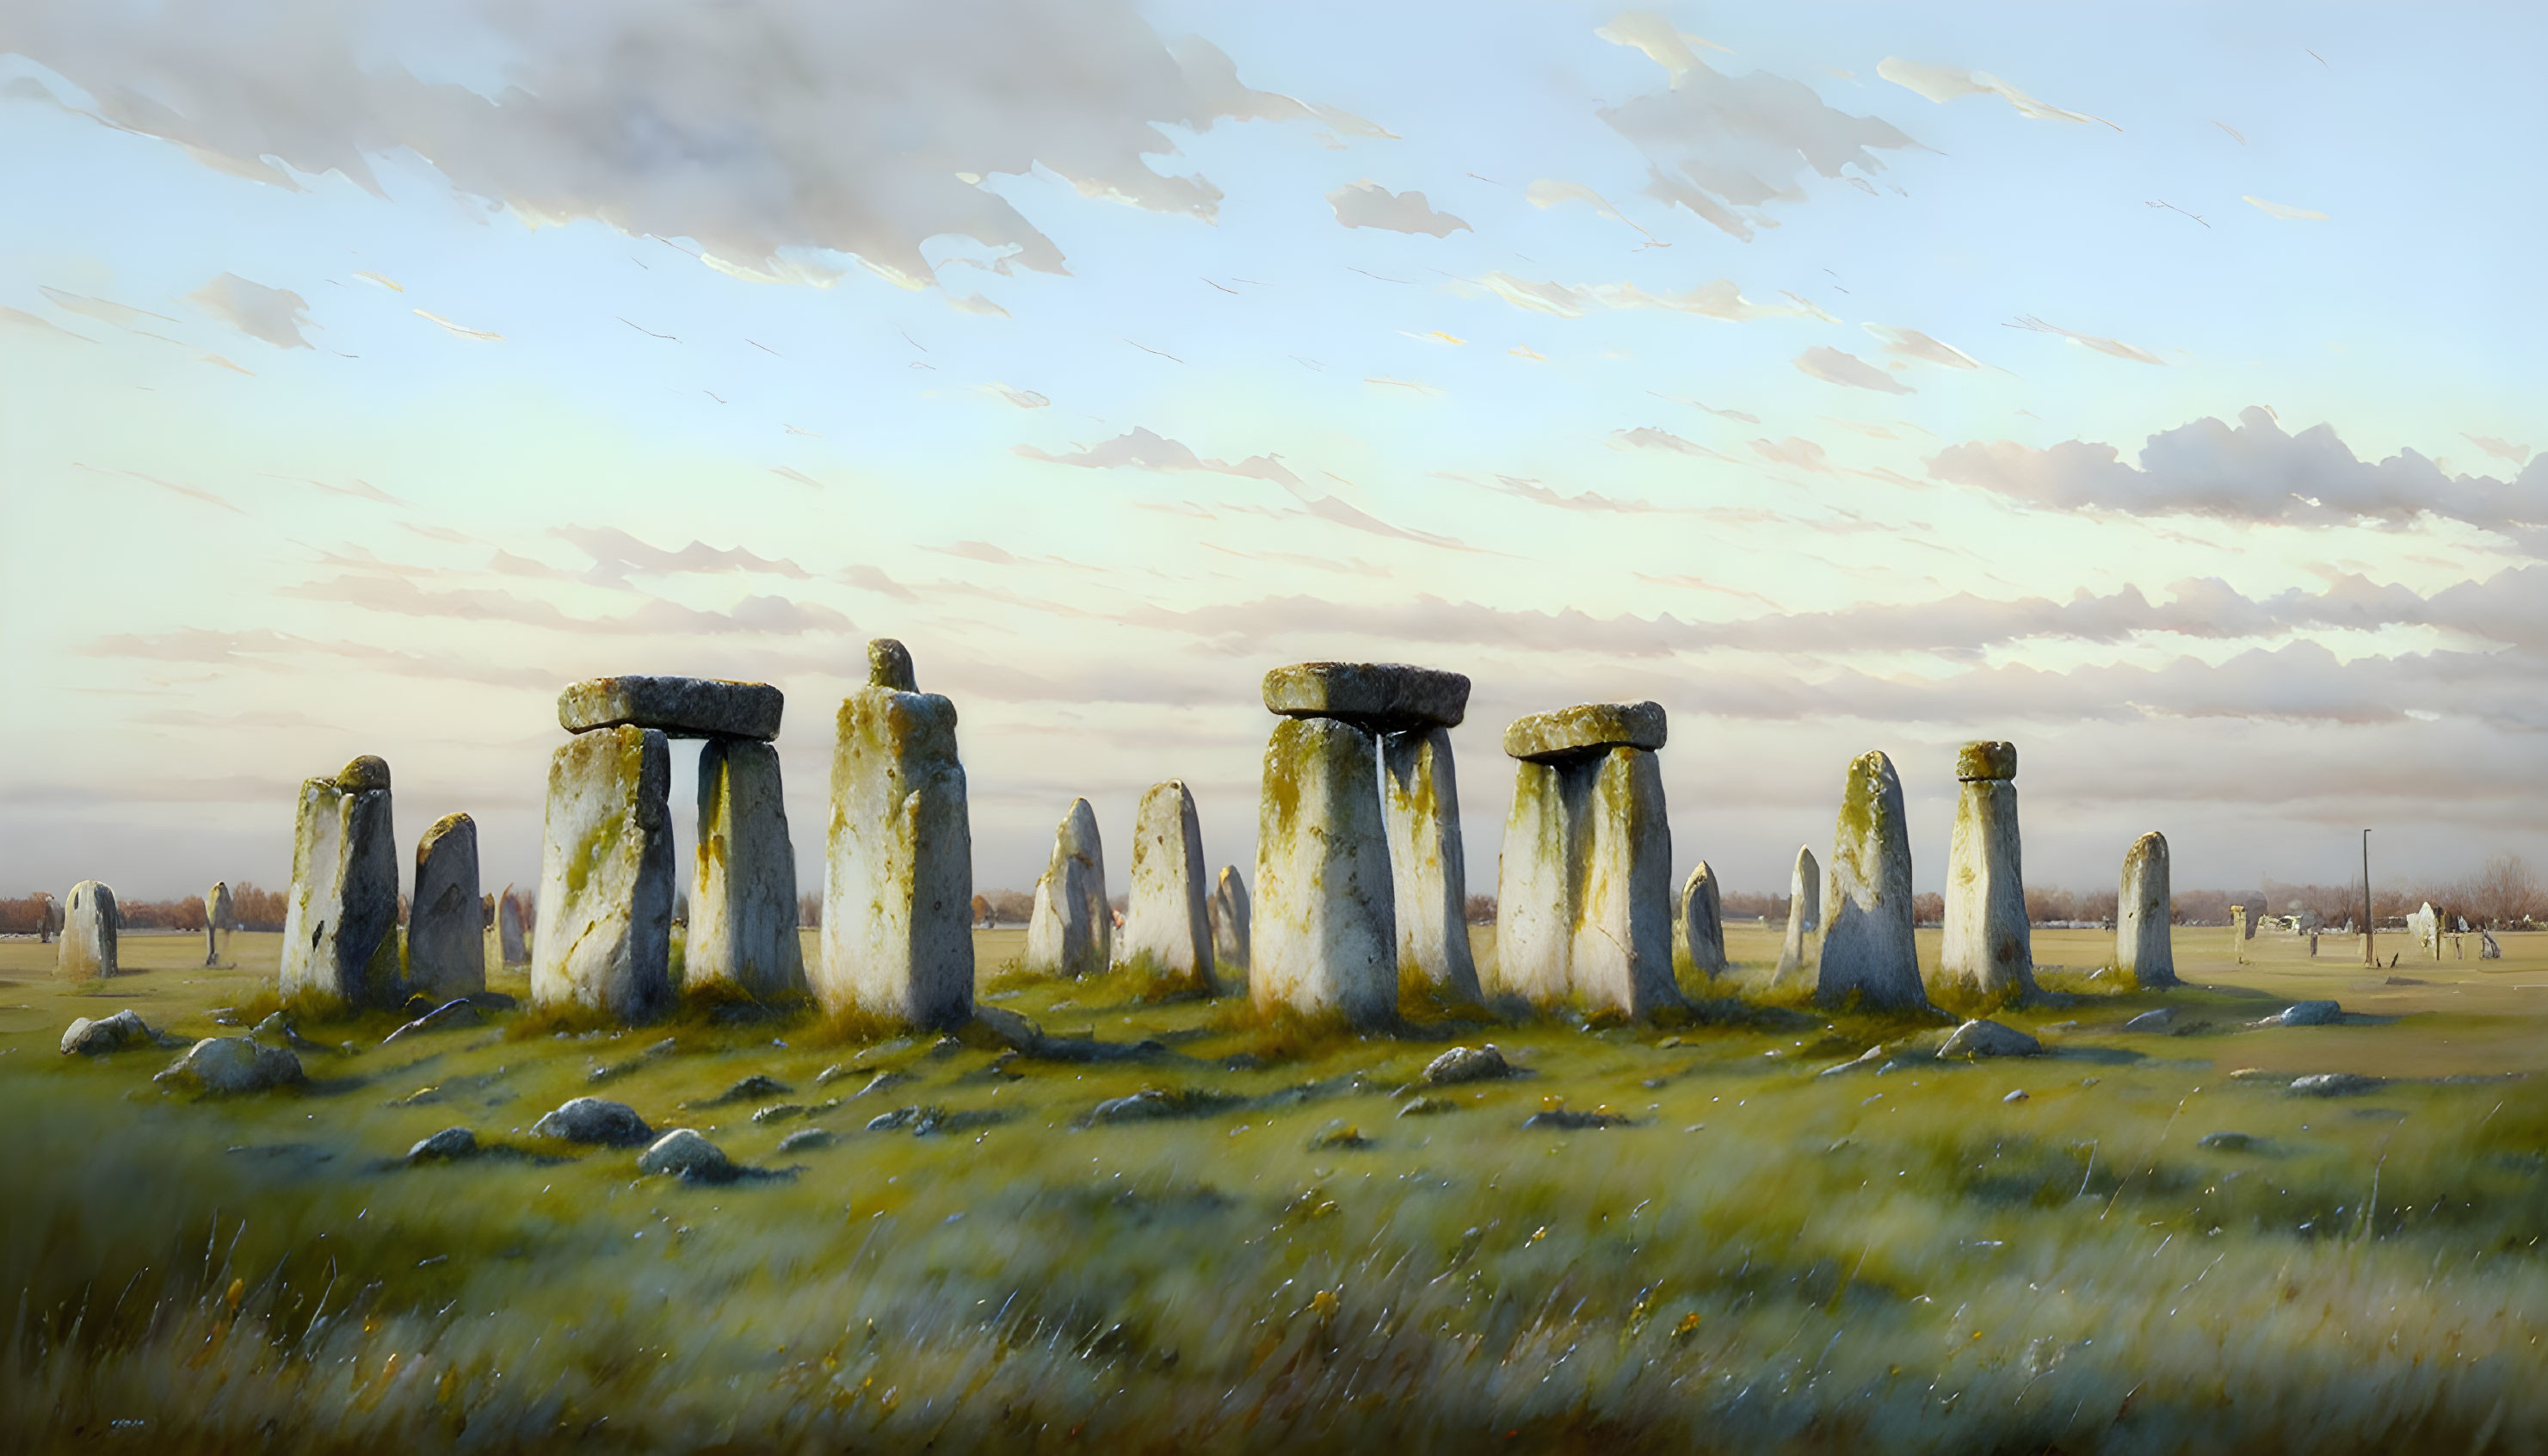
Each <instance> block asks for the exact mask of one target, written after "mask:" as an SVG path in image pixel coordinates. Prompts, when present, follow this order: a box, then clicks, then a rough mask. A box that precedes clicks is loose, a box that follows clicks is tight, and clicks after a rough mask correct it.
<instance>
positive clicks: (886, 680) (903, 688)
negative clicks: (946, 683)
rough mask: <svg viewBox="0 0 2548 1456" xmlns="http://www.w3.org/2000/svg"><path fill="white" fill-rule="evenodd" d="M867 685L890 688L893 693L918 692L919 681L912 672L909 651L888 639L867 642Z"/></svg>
mask: <svg viewBox="0 0 2548 1456" xmlns="http://www.w3.org/2000/svg"><path fill="white" fill-rule="evenodd" d="M867 685H868V686H869V687H886V688H891V689H892V690H893V691H895V692H918V691H919V690H920V679H919V677H918V676H917V675H916V674H915V673H914V672H913V671H912V666H911V649H909V648H907V647H905V646H903V645H902V644H901V643H899V642H896V641H894V640H893V639H892V638H890V637H878V638H876V639H875V640H874V641H872V642H869V643H868V644H867Z"/></svg>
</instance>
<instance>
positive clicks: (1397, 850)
mask: <svg viewBox="0 0 2548 1456" xmlns="http://www.w3.org/2000/svg"><path fill="white" fill-rule="evenodd" d="M1467 686H1468V680H1467V679H1465V678H1464V679H1462V680H1461V689H1462V693H1463V695H1464V696H1465V694H1466V692H1467ZM1380 769H1381V779H1380V790H1381V794H1380V805H1381V815H1382V818H1383V820H1384V822H1385V823H1386V824H1387V825H1388V828H1389V875H1390V883H1391V886H1392V888H1393V890H1394V891H1395V895H1396V907H1395V913H1396V916H1397V920H1398V973H1399V976H1400V978H1401V979H1402V980H1408V981H1414V982H1417V983H1419V984H1423V985H1427V986H1431V987H1433V988H1434V989H1435V990H1437V991H1439V992H1441V993H1442V994H1444V995H1447V996H1449V997H1450V998H1451V999H1452V1000H1454V1001H1456V1002H1467V1003H1473V1002H1475V1001H1477V1000H1478V998H1479V997H1480V996H1481V995H1482V994H1483V992H1482V990H1481V988H1480V987H1479V984H1478V964H1477V959H1476V957H1475V956H1473V955H1472V953H1471V952H1470V949H1469V922H1468V918H1467V915H1466V913H1465V911H1466V906H1467V901H1468V897H1469V865H1468V851H1467V849H1466V847H1465V846H1464V845H1463V844H1462V843H1461V839H1460V777H1459V774H1458V771H1457V770H1456V769H1455V767H1454V766H1453V763H1452V758H1451V730H1450V729H1448V728H1445V727H1441V726H1439V725H1436V726H1432V727H1426V728H1411V729H1407V730H1405V731H1402V732H1396V733H1388V734H1384V735H1382V736H1381V739H1380Z"/></svg>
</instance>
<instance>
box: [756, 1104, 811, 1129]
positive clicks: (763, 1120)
mask: <svg viewBox="0 0 2548 1456" xmlns="http://www.w3.org/2000/svg"><path fill="white" fill-rule="evenodd" d="M812 1111H813V1109H812V1108H810V1107H807V1106H806V1105H805V1104H803V1103H801V1102H775V1103H772V1104H771V1105H770V1106H768V1107H765V1108H763V1109H762V1110H761V1111H759V1112H756V1113H754V1114H753V1115H752V1120H753V1121H754V1122H755V1123H759V1124H762V1125H763V1126H768V1125H769V1124H771V1123H783V1122H786V1121H787V1120H788V1119H789V1118H801V1117H803V1116H805V1114H807V1113H809V1112H812Z"/></svg>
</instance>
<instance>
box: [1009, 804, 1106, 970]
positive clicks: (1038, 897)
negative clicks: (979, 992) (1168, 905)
mask: <svg viewBox="0 0 2548 1456" xmlns="http://www.w3.org/2000/svg"><path fill="white" fill-rule="evenodd" d="M1114 944H1115V917H1114V911H1113V909H1112V907H1111V906H1109V905H1108V903H1107V899H1106V848H1105V844H1104V841H1103V839H1102V838H1101V837H1100V835H1099V833H1098V829H1097V810H1096V809H1095V808H1094V807H1092V806H1091V805H1090V804H1089V802H1088V800H1086V799H1072V800H1071V801H1070V808H1069V810H1068V811H1067V812H1066V813H1064V814H1063V815H1062V816H1061V823H1060V824H1059V825H1057V826H1055V827H1054V829H1053V833H1052V854H1051V856H1050V858H1048V859H1047V861H1046V862H1045V869H1044V873H1043V874H1042V875H1041V876H1039V877H1038V878H1037V880H1036V889H1035V908H1034V910H1033V911H1031V912H1030V913H1029V914H1028V916H1027V949H1026V957H1025V961H1024V965H1025V968H1026V969H1028V970H1030V971H1035V972H1038V973H1040V974H1044V975H1061V976H1073V977H1077V976H1088V975H1096V974H1099V973H1101V972H1103V971H1104V970H1105V969H1106V967H1107V966H1108V964H1110V963H1111V962H1112V961H1113V959H1114Z"/></svg>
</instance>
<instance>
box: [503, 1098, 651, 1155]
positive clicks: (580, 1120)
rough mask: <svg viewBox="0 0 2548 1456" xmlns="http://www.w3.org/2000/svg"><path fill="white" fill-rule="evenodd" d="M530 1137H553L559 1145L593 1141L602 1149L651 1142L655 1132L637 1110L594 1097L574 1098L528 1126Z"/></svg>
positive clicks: (621, 1103)
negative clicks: (559, 1142) (601, 1146)
mask: <svg viewBox="0 0 2548 1456" xmlns="http://www.w3.org/2000/svg"><path fill="white" fill-rule="evenodd" d="M531 1136H532V1137H534V1138H557V1139H558V1140H559V1141H561V1142H597V1143H600V1144H601V1145H603V1146H605V1147H634V1146H636V1145H637V1144H638V1143H640V1142H646V1141H650V1140H652V1139H653V1138H654V1136H655V1130H654V1129H652V1128H649V1127H647V1126H646V1120H645V1119H644V1118H641V1117H639V1116H637V1109H635V1108H633V1107H630V1106H629V1105H628V1104H627V1103H624V1102H604V1101H603V1100H601V1099H600V1098H598V1097H574V1098H569V1099H568V1100H567V1101H565V1102H563V1103H561V1104H559V1105H558V1109H557V1111H555V1112H553V1113H550V1114H549V1115H548V1116H546V1117H544V1118H541V1119H540V1120H539V1121H538V1122H536V1123H533V1124H531Z"/></svg>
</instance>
